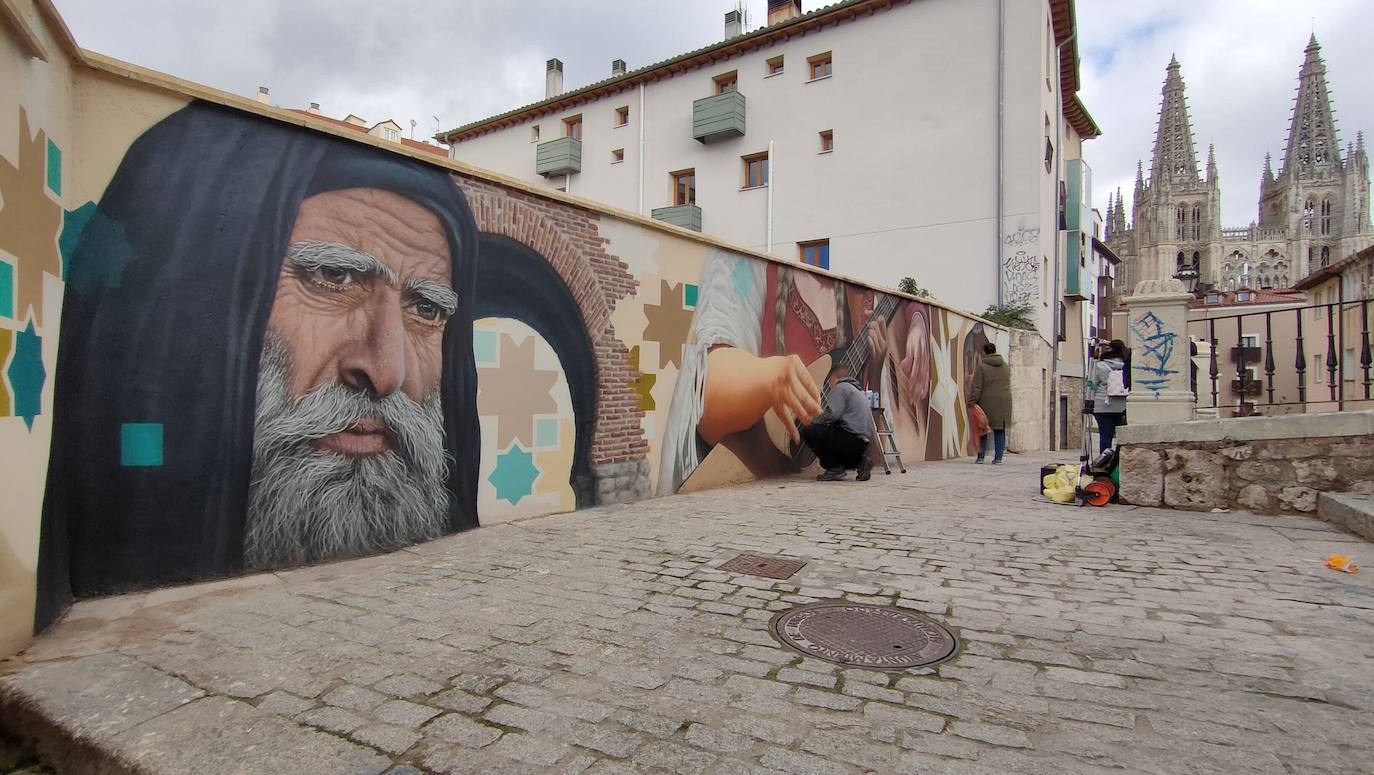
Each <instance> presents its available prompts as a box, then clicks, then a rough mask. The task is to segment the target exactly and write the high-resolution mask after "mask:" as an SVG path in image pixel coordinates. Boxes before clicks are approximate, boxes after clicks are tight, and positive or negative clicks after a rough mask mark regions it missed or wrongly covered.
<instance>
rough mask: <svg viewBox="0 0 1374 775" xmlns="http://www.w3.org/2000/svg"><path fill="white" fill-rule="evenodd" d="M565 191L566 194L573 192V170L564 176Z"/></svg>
mask: <svg viewBox="0 0 1374 775" xmlns="http://www.w3.org/2000/svg"><path fill="white" fill-rule="evenodd" d="M563 193H565V194H571V193H572V173H571V172H569V173H568V174H566V175H564V176H563Z"/></svg>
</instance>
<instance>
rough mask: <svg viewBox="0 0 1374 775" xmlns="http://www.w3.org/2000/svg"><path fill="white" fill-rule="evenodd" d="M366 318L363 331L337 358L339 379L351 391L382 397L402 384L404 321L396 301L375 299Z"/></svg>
mask: <svg viewBox="0 0 1374 775" xmlns="http://www.w3.org/2000/svg"><path fill="white" fill-rule="evenodd" d="M380 295H381V296H383V297H389V296H392V295H393V294H389V293H383V294H380ZM367 315H368V319H367V322H366V329H365V330H364V331H361V332H359V333H360V336H359V338H358V339H357V340H356V341H355V342H354V343H353V344H352V346H351V347H349V348H348V350H347V352H346V353H345V355H344V357H343V358H341V359H340V362H339V372H340V373H339V379H340V381H342V382H343V383H344V384H345V385H347V386H349V387H351V388H353V389H354V390H360V391H364V392H367V393H371V394H372V395H374V396H376V397H378V398H382V397H385V396H389V395H391V394H392V393H395V392H396V391H397V390H400V389H401V386H402V385H403V384H404V383H405V377H406V367H405V358H406V353H405V347H406V344H405V342H406V338H405V321H404V318H403V315H402V312H401V305H400V301H399V299H397V298H381V299H377V300H376V301H375V302H374V303H373V304H371V305H369V308H368V310H367Z"/></svg>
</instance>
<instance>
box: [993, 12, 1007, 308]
mask: <svg viewBox="0 0 1374 775" xmlns="http://www.w3.org/2000/svg"><path fill="white" fill-rule="evenodd" d="M1005 2H1006V0H997V244H996V245H994V246H993V250H992V260H993V262H994V265H995V267H996V269H997V306H998V307H1001V306H1002V303H1003V298H1004V295H1005V293H1004V291H1003V289H1002V111H1003V98H1002V96H1003V95H1002V89H1003V86H1002V67H1003V57H1004V55H1005V48H1006V39H1005V30H1004V29H1003V18H1002V17H1003V12H1004V8H1003V4H1004V3H1005Z"/></svg>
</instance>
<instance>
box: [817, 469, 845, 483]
mask: <svg viewBox="0 0 1374 775" xmlns="http://www.w3.org/2000/svg"><path fill="white" fill-rule="evenodd" d="M848 477H849V474H848V473H847V472H846V471H845V470H844V469H843V468H827V469H825V471H823V472H822V473H820V474H817V475H816V481H818V482H843V481H844V480H845V479H847V478H848Z"/></svg>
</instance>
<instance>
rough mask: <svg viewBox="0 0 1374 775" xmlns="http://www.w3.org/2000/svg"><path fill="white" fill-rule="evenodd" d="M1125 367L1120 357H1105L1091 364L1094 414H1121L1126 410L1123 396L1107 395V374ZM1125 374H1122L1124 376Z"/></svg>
mask: <svg viewBox="0 0 1374 775" xmlns="http://www.w3.org/2000/svg"><path fill="white" fill-rule="evenodd" d="M1125 368H1126V364H1125V362H1123V361H1122V360H1121V359H1120V358H1106V359H1104V360H1100V361H1098V362H1097V363H1095V364H1093V375H1092V379H1093V394H1092V399H1093V412H1094V413H1096V414H1121V413H1122V412H1124V411H1126V398H1125V397H1124V396H1109V395H1107V376H1108V375H1109V374H1111V373H1112V372H1113V371H1122V370H1123V369H1125ZM1125 376H1126V375H1124V374H1123V375H1122V377H1123V378H1124V377H1125Z"/></svg>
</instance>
